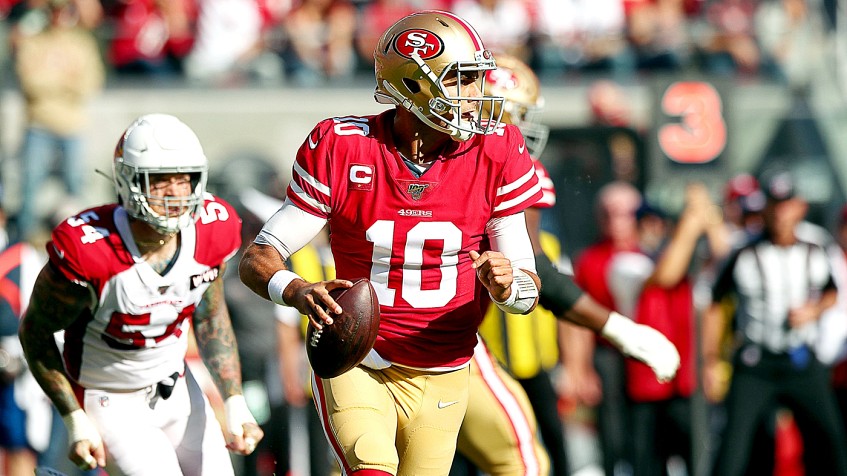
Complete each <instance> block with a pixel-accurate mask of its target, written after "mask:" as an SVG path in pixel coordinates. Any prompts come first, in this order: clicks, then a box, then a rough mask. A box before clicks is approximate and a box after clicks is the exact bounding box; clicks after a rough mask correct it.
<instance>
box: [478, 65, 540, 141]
mask: <svg viewBox="0 0 847 476" xmlns="http://www.w3.org/2000/svg"><path fill="white" fill-rule="evenodd" d="M495 58H496V60H497V69H495V70H491V71H486V73H485V75H486V81H485V86H486V88H487V89H486V90H485V91H484V93H485V94H491V95H494V96H503V97H504V98H506V101H505V102H504V103H503V110H502V111H494V114H495V115H499V116H502V121H503V122H505V123H507V124H514V125H516V126H518V128H520V130H521V133H522V134H523V136H524V140H526V148H527V150H528V151H529V155H531V156H533V157H535V158H538V157H539V156H540V155H541V152H542V151H543V150H544V146H546V145H547V137H548V136H549V135H550V128H549V127H547V126H545V125H543V124H540V123H539V115H540V114H541V111H542V110H544V98H543V97H542V96H541V87H540V85H539V82H538V77H537V76H536V75H535V73H533V72H532V69H530V67H529V66H527V65H526V64H525V63H524V62H522V61H521V60H519V59H517V58H515V57H514V56H511V55H508V54H505V53H497V54H496V55H495Z"/></svg>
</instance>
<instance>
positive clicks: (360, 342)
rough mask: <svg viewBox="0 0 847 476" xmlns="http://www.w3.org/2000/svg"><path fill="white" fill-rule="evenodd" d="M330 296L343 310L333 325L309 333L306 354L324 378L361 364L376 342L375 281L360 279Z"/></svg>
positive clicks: (377, 326)
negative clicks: (373, 282) (372, 282)
mask: <svg viewBox="0 0 847 476" xmlns="http://www.w3.org/2000/svg"><path fill="white" fill-rule="evenodd" d="M329 295H330V296H332V298H333V299H335V302H337V303H338V304H339V305H340V306H341V309H342V313H341V314H333V315H332V318H333V322H332V324H331V325H324V326H323V329H321V330H317V329H315V328H314V327H313V326H311V325H310V326H309V329H308V330H307V331H306V355H307V356H308V357H309V363H310V364H311V366H312V370H313V371H314V372H315V375H317V376H318V377H320V378H332V377H337V376H339V375H341V374H343V373H344V372H347V371H348V370H350V369H352V368H353V367H355V366H357V365H359V364H360V363H361V362H362V360H363V359H364V358H365V356H367V355H368V352H370V350H371V349H372V348H373V345H374V342H376V334H377V331H378V330H379V301H378V300H377V297H376V291H374V288H373V286H372V285H371V282H370V281H368V280H367V279H360V280H358V281H355V282H354V283H353V286H352V287H350V288H346V289H345V288H339V289H333V290H332V291H330V292H329Z"/></svg>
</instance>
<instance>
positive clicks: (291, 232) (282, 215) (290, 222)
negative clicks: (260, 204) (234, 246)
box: [253, 199, 327, 260]
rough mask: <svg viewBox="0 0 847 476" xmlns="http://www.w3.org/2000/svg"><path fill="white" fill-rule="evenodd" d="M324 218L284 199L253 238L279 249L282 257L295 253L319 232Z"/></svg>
mask: <svg viewBox="0 0 847 476" xmlns="http://www.w3.org/2000/svg"><path fill="white" fill-rule="evenodd" d="M326 222H327V220H326V218H321V217H318V216H315V215H312V214H311V213H308V212H306V211H304V210H303V209H301V208H299V207H297V206H296V205H294V203H292V202H291V200H288V199H286V200H285V203H283V204H282V207H280V209H279V210H277V212H276V213H274V215H273V216H272V217H271V218H270V220H268V221H267V223H265V226H263V227H262V231H260V232H259V235H258V236H256V239H255V240H253V242H254V243H256V244H259V245H270V246H273V247H274V248H276V250H277V251H279V254H280V255H281V256H282V259H284V260H287V259H288V257H289V256H291V255H292V254H294V253H296V252H297V251H298V250H299V249H300V248H302V247H304V246H306V245H307V244H309V242H310V241H312V239H313V238H314V237H316V236H317V235H318V233H320V231H321V230H322V229H323V227H324V225H326Z"/></svg>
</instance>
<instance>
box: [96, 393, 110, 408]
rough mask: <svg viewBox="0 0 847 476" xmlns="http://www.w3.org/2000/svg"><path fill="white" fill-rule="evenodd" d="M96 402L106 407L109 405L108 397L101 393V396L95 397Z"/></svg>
mask: <svg viewBox="0 0 847 476" xmlns="http://www.w3.org/2000/svg"><path fill="white" fill-rule="evenodd" d="M97 403H98V404H99V405H100V406H101V407H103V408H106V407H108V406H109V397H107V396H105V395H103V396H102V397H100V398H98V399H97Z"/></svg>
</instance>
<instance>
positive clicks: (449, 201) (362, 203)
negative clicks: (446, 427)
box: [288, 110, 541, 368]
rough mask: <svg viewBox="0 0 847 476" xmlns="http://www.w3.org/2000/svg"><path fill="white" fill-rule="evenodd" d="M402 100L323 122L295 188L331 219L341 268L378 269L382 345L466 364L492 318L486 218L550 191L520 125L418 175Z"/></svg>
mask: <svg viewBox="0 0 847 476" xmlns="http://www.w3.org/2000/svg"><path fill="white" fill-rule="evenodd" d="M393 119H394V110H389V111H386V112H384V113H382V114H379V115H377V116H366V117H341V118H332V119H327V120H324V121H322V122H320V123H319V124H318V125H317V126H316V127H315V128H314V130H312V132H311V133H310V134H309V137H308V139H307V140H306V141H305V142H304V143H303V145H302V146H301V147H300V150H299V151H298V154H297V160H296V163H295V165H294V174H293V179H292V181H291V183H290V185H289V189H288V197H289V199H290V200H291V201H292V202H293V203H294V204H296V205H297V206H298V207H300V208H302V209H303V210H305V211H307V212H309V213H312V214H314V215H316V216H319V217H323V218H326V219H328V221H329V229H330V245H331V248H332V252H333V255H334V257H335V263H336V271H337V276H338V277H339V278H342V279H350V280H354V279H357V278H368V279H370V280H371V282H372V283H373V286H374V288H375V289H376V292H377V295H378V296H379V303H380V310H381V322H380V329H379V335H378V337H377V341H376V345H375V348H376V350H377V351H378V352H379V353H380V355H382V356H383V357H385V358H386V359H388V360H390V361H392V362H396V363H398V364H401V365H406V366H410V367H417V368H450V367H457V366H461V365H463V364H465V363H466V362H467V361H468V360H469V359H470V357H471V355H472V354H473V348H474V345H476V330H477V327H478V325H479V323H480V321H481V319H482V316H481V313H480V309H479V305H478V303H476V302H474V299H475V295H476V294H477V293H479V292H480V289H481V288H482V285H481V284H480V283H479V281H478V280H477V278H476V274H475V273H474V271H473V269H472V268H471V259H470V256H469V254H468V252H469V251H470V250H477V251H480V252H481V251H484V250H486V249H489V244H488V240H487V237H486V224H487V223H488V221H489V220H491V219H492V218H498V217H504V216H508V215H512V214H515V213H518V212H520V211H522V210H524V209H525V208H526V207H529V206H531V205H533V204H534V203H535V202H537V201H538V200H539V198H541V187H540V186H539V183H538V178H537V176H536V174H535V169H534V168H533V165H532V160H531V159H530V157H529V154H528V153H527V152H526V145H525V143H524V140H523V137H522V136H521V134H520V131H519V130H518V129H517V128H516V127H514V126H511V125H506V126H505V127H501V128H499V129H498V130H497V132H496V133H494V134H491V135H486V136H474V137H473V138H471V139H470V140H468V141H466V142H451V143H450V144H449V145H448V146H447V147H446V149H445V150H444V151H443V152H442V154H441V156H440V157H439V158H438V159H437V160H436V161H435V162H434V163H433V164H432V166H431V167H430V168H429V169H428V170H427V171H426V172H424V173H423V174H422V175H421V176H420V177H416V176H415V174H413V173H412V172H411V171H410V170H409V169H408V167H407V166H406V165H405V163H404V162H403V159H402V157H401V156H400V155H399V154H398V152H397V150H396V148H395V146H394V144H393V140H392V133H391V124H392V121H393Z"/></svg>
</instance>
